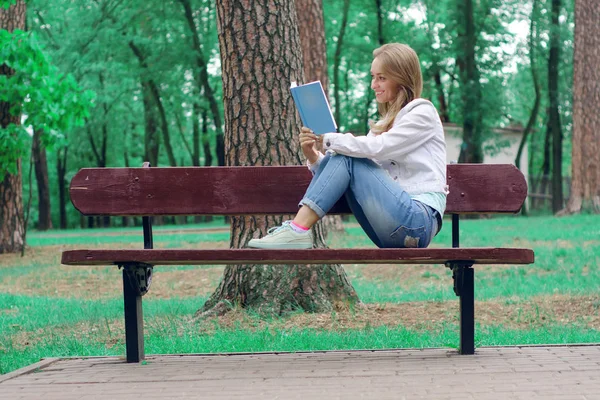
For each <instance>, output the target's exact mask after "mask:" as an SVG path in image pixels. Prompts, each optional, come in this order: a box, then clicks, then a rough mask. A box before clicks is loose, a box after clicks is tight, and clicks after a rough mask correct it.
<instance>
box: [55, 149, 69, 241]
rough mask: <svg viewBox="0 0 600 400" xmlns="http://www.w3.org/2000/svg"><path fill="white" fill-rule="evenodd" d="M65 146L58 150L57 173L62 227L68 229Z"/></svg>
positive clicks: (66, 151)
mask: <svg viewBox="0 0 600 400" xmlns="http://www.w3.org/2000/svg"><path fill="white" fill-rule="evenodd" d="M68 149H69V148H68V147H67V146H65V147H63V148H61V149H58V151H57V152H56V175H57V177H58V203H59V205H58V207H59V212H60V229H67V180H66V175H67V153H68Z"/></svg>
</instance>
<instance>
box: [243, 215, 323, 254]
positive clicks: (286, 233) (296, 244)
mask: <svg viewBox="0 0 600 400" xmlns="http://www.w3.org/2000/svg"><path fill="white" fill-rule="evenodd" d="M291 222H292V221H285V222H284V223H283V224H282V225H281V226H276V227H274V228H271V229H269V231H268V232H267V236H265V237H263V238H261V239H252V240H250V241H249V242H248V247H253V248H255V249H271V250H276V249H312V247H313V239H312V233H311V231H310V229H309V230H307V231H306V232H302V233H298V232H296V231H295V230H294V228H292V227H291V226H290V224H291Z"/></svg>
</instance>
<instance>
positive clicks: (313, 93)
mask: <svg viewBox="0 0 600 400" xmlns="http://www.w3.org/2000/svg"><path fill="white" fill-rule="evenodd" d="M290 90H291V92H292V97H293V98H294V103H296V108H297V109H298V113H299V114H300V118H301V119H302V124H303V125H304V126H306V127H307V128H309V129H310V130H312V131H313V132H314V133H315V134H317V135H322V134H324V133H328V132H336V131H337V125H336V123H335V119H334V118H333V113H332V112H331V108H330V107H329V102H328V101H327V97H326V96H325V91H324V90H323V86H322V85H321V82H320V81H315V82H311V83H307V84H305V85H300V86H296V83H295V82H292V86H291V88H290Z"/></svg>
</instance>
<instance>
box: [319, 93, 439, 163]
mask: <svg viewBox="0 0 600 400" xmlns="http://www.w3.org/2000/svg"><path fill="white" fill-rule="evenodd" d="M437 124H440V122H439V116H438V114H437V111H436V110H435V108H434V107H433V105H431V103H429V102H427V103H422V104H419V105H417V106H415V107H414V108H413V109H412V110H410V111H409V112H408V113H407V114H406V115H404V116H403V117H402V118H400V120H399V121H397V122H395V123H394V125H393V126H392V128H391V129H390V130H389V131H387V132H384V133H383V134H381V135H370V136H354V135H352V134H351V133H346V134H341V133H326V134H324V135H323V148H324V149H325V150H333V151H335V152H336V153H339V154H344V155H347V156H352V157H359V158H374V159H385V158H386V157H387V155H389V154H391V153H393V154H394V155H395V156H398V155H403V154H408V153H410V152H412V151H414V150H415V149H417V148H419V147H420V146H422V145H423V144H424V143H425V142H427V141H428V140H429V139H431V138H432V137H433V136H435V134H436V132H437V131H438V129H436V125H437ZM440 129H441V126H440Z"/></svg>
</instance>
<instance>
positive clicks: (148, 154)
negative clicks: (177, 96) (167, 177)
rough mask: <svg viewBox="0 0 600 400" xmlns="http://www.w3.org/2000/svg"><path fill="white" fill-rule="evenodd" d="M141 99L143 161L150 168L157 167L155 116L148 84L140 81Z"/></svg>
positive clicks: (158, 144) (157, 148)
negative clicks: (146, 162) (142, 110)
mask: <svg viewBox="0 0 600 400" xmlns="http://www.w3.org/2000/svg"><path fill="white" fill-rule="evenodd" d="M142 98H143V103H144V119H145V120H146V123H145V136H144V160H145V161H148V162H150V165H151V166H152V167H156V166H158V150H159V147H160V142H159V140H158V133H157V129H156V127H157V123H156V114H155V111H154V100H153V99H152V94H151V93H150V88H149V87H148V83H146V82H145V81H144V80H143V79H142Z"/></svg>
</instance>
